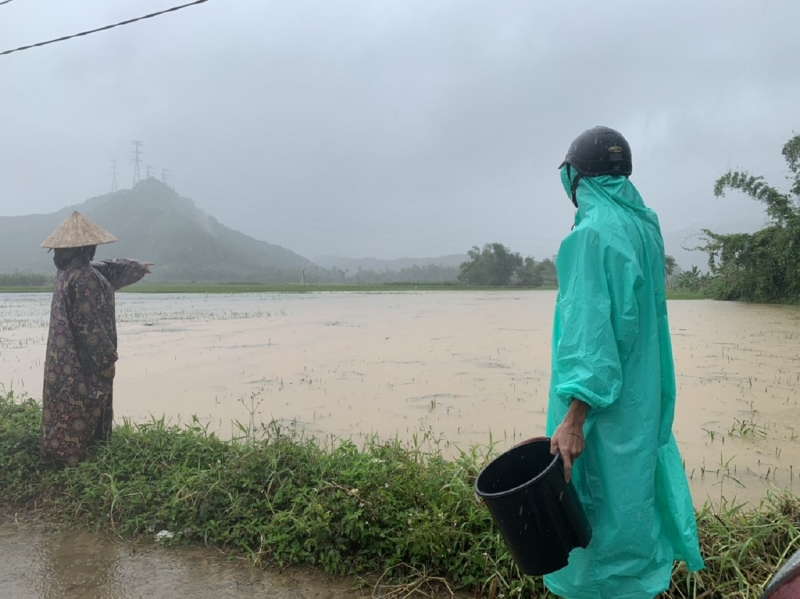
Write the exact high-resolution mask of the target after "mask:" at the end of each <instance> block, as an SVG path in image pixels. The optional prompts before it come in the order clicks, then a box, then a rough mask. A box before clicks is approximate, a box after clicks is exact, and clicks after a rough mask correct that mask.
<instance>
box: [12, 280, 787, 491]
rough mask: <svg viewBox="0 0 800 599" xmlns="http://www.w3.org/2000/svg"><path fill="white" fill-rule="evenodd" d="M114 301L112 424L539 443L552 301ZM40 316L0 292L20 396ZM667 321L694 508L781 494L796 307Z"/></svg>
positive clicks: (533, 297) (41, 304)
mask: <svg viewBox="0 0 800 599" xmlns="http://www.w3.org/2000/svg"><path fill="white" fill-rule="evenodd" d="M117 300H118V321H119V324H118V328H119V339H120V362H119V363H118V368H117V373H118V374H117V379H116V382H115V391H114V396H115V412H116V415H117V418H118V419H119V418H123V417H126V418H131V419H133V420H134V421H143V420H147V419H149V418H151V417H161V416H162V415H165V416H166V417H167V419H168V420H170V421H172V422H187V421H188V420H189V419H190V418H191V416H192V415H196V416H197V417H198V418H199V419H200V421H201V422H202V423H204V424H207V425H208V426H209V428H210V429H212V430H216V431H218V432H220V433H221V434H223V435H228V436H230V435H238V434H242V430H246V429H252V428H256V429H257V428H258V427H259V426H260V425H261V424H262V423H265V422H269V421H270V420H272V419H274V420H278V421H280V422H283V423H286V424H295V425H297V426H300V427H303V428H305V430H306V431H307V432H309V433H310V434H314V435H316V436H318V437H319V438H327V439H330V438H335V437H338V438H341V437H351V438H354V439H356V440H357V439H359V438H363V437H364V436H367V435H379V436H380V437H382V438H387V437H394V436H399V437H401V438H403V439H406V440H409V442H412V443H413V442H414V440H415V439H416V441H417V442H420V439H423V438H428V439H434V440H437V439H438V446H439V447H440V448H441V449H443V450H444V451H445V452H448V453H450V454H452V453H454V452H455V451H457V450H458V448H460V447H466V446H469V445H472V444H482V445H487V444H495V445H496V447H497V448H498V449H502V448H504V447H508V446H510V445H511V444H513V443H514V442H517V441H519V440H521V439H525V438H528V437H531V436H536V435H539V434H541V433H542V432H543V430H544V423H545V410H546V404H547V385H548V380H549V368H550V331H551V327H552V313H553V303H554V301H555V293H554V292H546V291H528V292H513V291H504V292H454V293H448V292H434V293H363V294H357V293H322V294H312V295H278V294H247V295H225V296H220V295H185V296H176V295H169V296H158V295H136V294H118V296H117ZM48 309H49V297H47V296H45V295H28V296H11V295H6V296H0V311H2V312H1V313H2V315H3V319H2V324H0V382H3V383H4V384H5V385H6V386H9V385H13V387H14V389H15V391H17V392H27V393H29V394H30V395H32V396H34V397H36V396H38V395H39V394H40V389H41V377H42V359H43V355H44V345H45V343H46V336H47V319H48ZM669 311H670V321H671V329H672V340H673V346H674V353H675V362H676V370H677V373H678V389H679V396H678V406H677V413H676V418H675V426H674V430H675V435H676V437H677V439H678V443H679V446H680V448H681V451H682V454H683V457H684V460H685V465H686V472H687V475H688V476H689V478H690V484H691V486H692V493H693V496H694V499H695V503H696V504H698V505H699V504H702V503H703V502H704V501H705V500H706V499H709V498H710V499H711V500H713V501H719V500H720V498H721V497H722V496H723V495H724V496H725V497H726V498H729V499H732V498H734V497H736V499H737V500H739V501H751V502H756V501H758V500H759V499H760V498H761V497H763V495H764V493H765V491H766V490H767V489H771V488H789V489H793V490H795V491H796V490H797V483H796V482H795V480H794V478H795V476H794V475H795V473H794V471H793V470H794V468H793V464H797V463H800V442H798V435H800V410H798V409H797V400H798V396H799V395H800V393H798V392H799V391H800V374H799V373H798V369H797V366H796V365H797V363H798V359H800V310H798V309H797V308H795V307H790V306H753V305H745V304H736V303H723V302H711V301H675V302H670V303H669ZM237 423H238V424H237ZM434 445H436V441H434Z"/></svg>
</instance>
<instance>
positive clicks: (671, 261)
mask: <svg viewBox="0 0 800 599" xmlns="http://www.w3.org/2000/svg"><path fill="white" fill-rule="evenodd" d="M677 265H678V263H677V262H675V258H673V257H672V256H670V255H669V254H667V255H666V256H664V271H665V272H666V274H667V276H668V277H671V276H672V273H674V272H675V267H676V266H677Z"/></svg>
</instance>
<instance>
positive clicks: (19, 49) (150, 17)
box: [0, 0, 208, 56]
mask: <svg viewBox="0 0 800 599" xmlns="http://www.w3.org/2000/svg"><path fill="white" fill-rule="evenodd" d="M7 2H11V0H5V1H4V2H0V4H5V3H7ZM204 2H208V0H195V1H194V2H189V3H188V4H181V5H180V6H174V7H172V8H168V9H166V10H160V11H158V12H153V13H150V14H149V15H144V16H143V17H136V18H135V19H128V20H127V21H120V22H119V23H114V24H113V25H106V26H105V27H99V28H97V29H90V30H89V31H81V32H80V33H75V34H73V35H66V36H64V37H59V38H57V39H54V40H48V41H46V42H39V43H38V44H31V45H29V46H20V47H19V48H14V49H13V50H5V51H3V52H0V56H3V55H5V54H12V53H14V52H21V51H22V50H30V49H31V48H38V47H39V46H46V45H48V44H55V43H56V42H64V41H66V40H71V39H72V38H74V37H81V36H84V35H90V34H92V33H97V32H98V31H107V30H108V29H114V27H120V26H121V25H130V24H131V23H136V22H137V21H143V20H144V19H152V18H153V17H157V16H159V15H164V14H167V13H168V12H175V11H176V10H181V9H182V8H188V7H189V6H194V5H196V4H203V3H204Z"/></svg>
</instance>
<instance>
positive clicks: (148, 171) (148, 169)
mask: <svg viewBox="0 0 800 599" xmlns="http://www.w3.org/2000/svg"><path fill="white" fill-rule="evenodd" d="M145 169H146V171H145V172H146V173H147V175H146V176H145V179H149V178H150V177H152V176H153V175H152V173H151V172H150V165H149V164H148V165H146V166H145Z"/></svg>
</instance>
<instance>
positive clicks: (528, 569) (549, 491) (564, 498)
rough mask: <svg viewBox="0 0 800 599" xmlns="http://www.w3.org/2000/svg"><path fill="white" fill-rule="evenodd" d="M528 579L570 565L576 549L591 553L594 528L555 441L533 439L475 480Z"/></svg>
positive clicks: (479, 491) (506, 455) (498, 458)
mask: <svg viewBox="0 0 800 599" xmlns="http://www.w3.org/2000/svg"><path fill="white" fill-rule="evenodd" d="M475 492H476V493H477V494H478V495H479V496H480V497H481V498H483V501H484V502H485V503H486V507H488V508H489V512H490V513H491V514H492V518H494V521H495V522H496V523H497V526H498V527H499V528H500V532H501V533H502V535H503V539H504V540H505V542H506V545H507V546H508V548H509V550H510V551H511V555H513V556H514V561H515V562H516V563H517V566H518V567H519V569H520V571H521V572H522V573H523V574H530V575H535V576H538V575H542V574H550V573H551V572H555V571H556V570H560V569H561V568H563V567H564V566H566V565H567V560H568V558H569V553H570V551H572V550H573V549H574V548H575V547H584V548H585V547H586V546H587V545H588V544H589V541H590V540H591V539H592V528H591V526H590V525H589V520H588V519H587V518H586V512H584V510H583V506H582V505H581V502H580V500H579V499H578V494H577V493H576V492H575V487H573V486H572V483H567V482H566V481H565V480H564V466H563V465H562V463H561V456H557V455H556V456H554V455H551V454H550V439H548V438H546V437H540V438H537V439H530V440H529V441H525V442H524V443H521V444H519V445H517V446H516V447H514V448H512V449H510V450H509V451H507V452H505V453H504V454H502V455H500V456H498V457H497V458H496V459H495V460H493V461H492V462H491V463H490V464H489V465H488V466H486V467H485V468H484V469H483V470H482V471H481V473H480V474H479V475H478V478H477V479H476V480H475Z"/></svg>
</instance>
